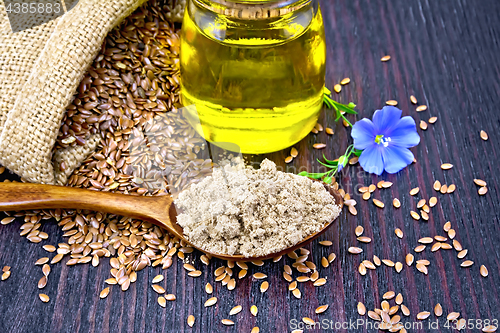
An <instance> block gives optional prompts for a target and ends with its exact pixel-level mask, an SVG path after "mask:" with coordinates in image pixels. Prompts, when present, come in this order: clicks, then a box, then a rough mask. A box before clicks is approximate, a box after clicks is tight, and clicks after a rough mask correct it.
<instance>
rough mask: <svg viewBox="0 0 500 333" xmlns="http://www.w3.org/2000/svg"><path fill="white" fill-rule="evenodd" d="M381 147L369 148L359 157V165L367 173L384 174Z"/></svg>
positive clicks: (373, 146)
mask: <svg viewBox="0 0 500 333" xmlns="http://www.w3.org/2000/svg"><path fill="white" fill-rule="evenodd" d="M383 148H384V147H381V146H380V145H377V144H375V145H371V146H368V147H367V148H366V149H365V150H363V152H362V153H361V155H360V156H359V164H360V165H361V167H362V168H363V170H365V171H366V172H370V173H374V174H377V175H381V174H382V172H384V162H383V160H382V149H383Z"/></svg>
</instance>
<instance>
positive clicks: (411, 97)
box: [410, 95, 417, 104]
mask: <svg viewBox="0 0 500 333" xmlns="http://www.w3.org/2000/svg"><path fill="white" fill-rule="evenodd" d="M410 101H411V102H412V104H417V98H416V97H415V96H413V95H410Z"/></svg>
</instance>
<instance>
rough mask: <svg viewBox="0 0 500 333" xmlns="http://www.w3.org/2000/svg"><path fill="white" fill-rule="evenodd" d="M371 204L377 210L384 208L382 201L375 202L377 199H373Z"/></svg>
mask: <svg viewBox="0 0 500 333" xmlns="http://www.w3.org/2000/svg"><path fill="white" fill-rule="evenodd" d="M373 204H374V205H375V206H377V207H378V208H384V207H385V204H384V203H383V202H382V201H380V200H377V199H373Z"/></svg>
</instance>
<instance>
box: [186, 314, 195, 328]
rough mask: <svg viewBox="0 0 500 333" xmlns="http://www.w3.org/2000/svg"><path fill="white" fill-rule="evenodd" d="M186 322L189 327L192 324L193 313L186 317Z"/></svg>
mask: <svg viewBox="0 0 500 333" xmlns="http://www.w3.org/2000/svg"><path fill="white" fill-rule="evenodd" d="M187 324H188V326H189V327H193V326H194V316H193V315H189V317H188V318H187Z"/></svg>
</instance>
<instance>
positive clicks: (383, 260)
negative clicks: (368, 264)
mask: <svg viewBox="0 0 500 333" xmlns="http://www.w3.org/2000/svg"><path fill="white" fill-rule="evenodd" d="M382 262H383V263H384V265H386V266H388V267H394V265H395V264H394V262H393V261H392V260H389V259H382Z"/></svg>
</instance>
